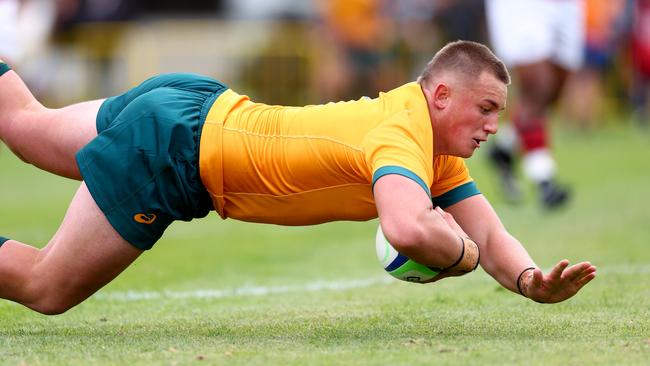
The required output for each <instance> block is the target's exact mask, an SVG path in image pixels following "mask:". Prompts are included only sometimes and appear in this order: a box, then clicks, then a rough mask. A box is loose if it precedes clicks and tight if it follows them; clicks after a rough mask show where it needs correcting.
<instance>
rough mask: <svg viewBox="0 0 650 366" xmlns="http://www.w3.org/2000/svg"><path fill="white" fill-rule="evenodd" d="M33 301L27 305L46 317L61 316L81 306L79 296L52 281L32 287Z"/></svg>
mask: <svg viewBox="0 0 650 366" xmlns="http://www.w3.org/2000/svg"><path fill="white" fill-rule="evenodd" d="M32 293H33V295H32V296H31V298H32V299H33V300H32V301H30V302H28V303H26V304H25V305H26V306H28V307H29V308H31V309H33V310H35V311H37V312H39V313H41V314H44V315H59V314H63V313H65V312H66V311H68V310H70V309H71V308H73V307H74V306H75V305H77V304H79V302H80V300H77V299H79V298H80V296H79V294H76V293H74V291H71V290H70V288H66V286H59V285H58V284H57V283H56V281H53V280H50V281H47V280H46V282H41V283H37V284H35V285H34V286H32Z"/></svg>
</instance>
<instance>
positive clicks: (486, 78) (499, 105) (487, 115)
mask: <svg viewBox="0 0 650 366" xmlns="http://www.w3.org/2000/svg"><path fill="white" fill-rule="evenodd" d="M506 95H507V87H506V85H505V84H504V83H503V82H501V81H500V80H499V79H497V78H496V77H495V76H493V75H492V74H490V73H487V72H484V73H482V74H481V76H480V77H479V78H478V80H476V81H475V82H473V83H471V84H469V85H466V86H462V85H461V86H460V87H456V90H455V91H454V90H453V87H452V92H451V98H450V104H449V109H448V110H447V111H446V112H447V117H448V119H447V123H445V128H444V130H443V131H440V132H441V133H443V134H444V136H441V138H442V139H441V140H442V141H441V145H442V146H440V147H441V148H443V149H444V151H445V153H446V154H448V155H455V156H460V157H463V158H468V157H470V156H472V155H473V154H474V151H475V150H476V149H478V148H479V147H480V146H481V143H483V142H485V141H487V139H488V136H489V135H493V134H495V133H496V132H497V128H498V120H499V112H501V111H502V110H503V109H504V108H505V103H506Z"/></svg>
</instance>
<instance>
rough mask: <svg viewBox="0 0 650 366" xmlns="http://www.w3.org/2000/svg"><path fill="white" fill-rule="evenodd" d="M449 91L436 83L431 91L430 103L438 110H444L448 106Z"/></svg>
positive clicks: (442, 84)
mask: <svg viewBox="0 0 650 366" xmlns="http://www.w3.org/2000/svg"><path fill="white" fill-rule="evenodd" d="M449 96H450V89H449V86H448V85H447V84H445V83H438V84H436V85H435V88H434V89H433V90H432V91H431V101H432V103H433V105H434V106H435V107H436V108H438V109H445V108H446V107H447V105H448V104H449Z"/></svg>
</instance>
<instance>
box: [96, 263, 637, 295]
mask: <svg viewBox="0 0 650 366" xmlns="http://www.w3.org/2000/svg"><path fill="white" fill-rule="evenodd" d="M549 270H550V269H546V270H545V272H548V271H549ZM597 273H598V274H599V275H600V276H606V275H610V274H622V275H631V274H650V265H643V264H639V265H625V264H621V265H612V266H603V267H598V272H597ZM487 278H488V277H487V276H486V279H487ZM398 282H399V281H398V280H396V279H394V278H392V277H390V276H388V275H386V276H380V277H373V278H366V279H358V280H348V281H315V282H307V283H303V284H296V285H281V286H254V285H247V286H242V287H233V288H226V289H197V290H188V291H173V290H163V291H126V292H119V291H114V292H100V293H98V294H96V295H95V296H94V297H93V299H96V300H102V301H124V302H129V301H147V300H159V299H221V298H232V297H244V296H269V295H277V294H287V293H306V292H318V291H345V290H350V289H356V288H364V287H370V286H375V285H385V284H390V283H398Z"/></svg>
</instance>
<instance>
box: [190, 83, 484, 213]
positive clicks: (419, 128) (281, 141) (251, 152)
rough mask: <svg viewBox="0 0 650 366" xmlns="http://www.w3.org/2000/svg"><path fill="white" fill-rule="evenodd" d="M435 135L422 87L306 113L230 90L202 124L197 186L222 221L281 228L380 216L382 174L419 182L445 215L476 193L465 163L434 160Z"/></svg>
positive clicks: (441, 158)
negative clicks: (375, 189) (376, 190)
mask: <svg viewBox="0 0 650 366" xmlns="http://www.w3.org/2000/svg"><path fill="white" fill-rule="evenodd" d="M434 133H435V131H433V130H432V127H431V121H430V118H429V110H428V107H427V103H426V99H425V97H424V94H423V92H422V90H421V88H420V85H419V84H417V83H408V84H406V85H403V86H401V87H398V88H396V89H394V90H391V91H389V92H386V93H380V95H379V96H378V97H377V98H375V99H370V98H362V99H360V100H356V101H346V102H337V103H328V104H323V105H309V106H305V107H286V106H273V105H266V104H262V103H255V102H252V101H250V100H249V98H248V97H247V96H245V95H239V94H237V93H236V92H234V91H232V90H230V89H228V90H227V91H225V92H224V93H223V94H221V95H220V96H219V97H218V98H217V99H216V101H215V102H214V104H213V105H212V107H211V108H210V111H209V112H208V115H207V117H206V120H205V123H204V125H203V129H202V132H201V140H200V151H199V167H200V173H201V180H202V181H203V184H204V185H205V187H206V189H207V190H208V192H209V194H210V196H211V198H212V201H213V204H214V208H215V210H216V211H217V212H218V213H219V215H220V216H221V217H222V218H228V217H230V218H234V219H238V220H243V221H252V222H262V223H271V224H281V225H311V224H319V223H323V222H328V221H336V220H355V221H364V220H370V219H373V218H376V217H377V209H376V207H375V203H374V200H373V193H372V186H373V183H374V182H375V181H376V180H377V179H379V178H380V177H382V176H383V175H386V174H400V175H403V176H405V177H408V178H410V179H413V180H414V181H416V182H417V183H418V184H420V186H422V188H423V189H424V190H425V191H427V193H429V194H430V195H431V196H432V197H433V199H434V204H436V200H438V201H439V203H438V205H440V206H443V207H446V206H449V205H450V204H453V203H455V202H458V201H459V200H461V199H463V198H466V197H468V196H470V195H474V194H478V193H479V192H478V190H477V189H476V186H475V185H474V183H473V181H472V178H471V177H470V175H469V172H468V170H467V167H466V166H465V162H464V160H463V159H461V158H458V157H453V156H446V155H443V156H436V157H434V156H433V136H434V135H433V134H434ZM396 195H399V193H398V192H396Z"/></svg>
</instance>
